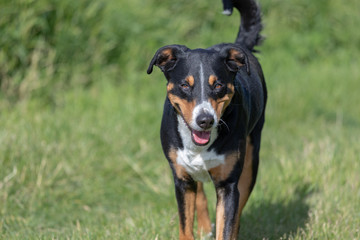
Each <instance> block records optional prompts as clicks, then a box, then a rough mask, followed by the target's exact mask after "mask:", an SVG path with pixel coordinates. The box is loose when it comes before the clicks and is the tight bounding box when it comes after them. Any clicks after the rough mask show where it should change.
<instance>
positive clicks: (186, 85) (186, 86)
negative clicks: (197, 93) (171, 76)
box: [180, 83, 190, 90]
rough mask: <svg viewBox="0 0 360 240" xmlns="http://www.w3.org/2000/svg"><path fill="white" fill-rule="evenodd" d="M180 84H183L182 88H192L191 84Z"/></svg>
mask: <svg viewBox="0 0 360 240" xmlns="http://www.w3.org/2000/svg"><path fill="white" fill-rule="evenodd" d="M180 86H181V88H182V89H184V90H188V89H189V88H190V85H189V84H187V83H183V84H181V85H180Z"/></svg>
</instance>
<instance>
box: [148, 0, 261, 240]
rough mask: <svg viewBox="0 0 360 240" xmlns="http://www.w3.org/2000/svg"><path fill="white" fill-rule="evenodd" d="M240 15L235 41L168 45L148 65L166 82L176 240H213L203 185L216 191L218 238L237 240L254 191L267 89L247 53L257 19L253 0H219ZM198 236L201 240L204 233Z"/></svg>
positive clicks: (165, 144) (164, 125) (164, 138)
mask: <svg viewBox="0 0 360 240" xmlns="http://www.w3.org/2000/svg"><path fill="white" fill-rule="evenodd" d="M223 5H224V12H223V13H224V14H226V15H230V14H231V13H232V9H233V7H235V8H236V9H238V10H239V12H240V16H241V23H240V29H239V32H238V35H237V38H236V41H235V43H227V44H225V43H222V44H217V45H214V46H212V47H209V48H206V49H193V50H191V49H189V48H187V47H186V46H184V45H167V46H164V47H162V48H160V49H159V50H157V52H156V53H155V55H154V57H153V58H152V60H151V62H150V65H149V68H148V70H147V73H148V74H150V73H151V72H152V71H153V66H154V65H155V66H157V67H159V68H160V69H161V71H162V72H163V73H164V75H165V77H166V79H167V97H166V99H165V104H164V110H163V116H162V122H161V134H160V135H161V144H162V148H163V151H164V154H165V156H166V158H167V160H168V162H169V165H170V167H171V170H172V173H173V176H174V184H175V195H176V200H177V203H178V213H179V223H180V229H179V239H181V240H184V239H194V234H193V225H194V216H195V211H196V212H197V221H198V233H199V234H205V235H211V234H212V227H211V222H210V218H209V213H208V207H207V199H206V196H205V193H204V190H203V182H207V181H212V182H213V184H214V185H215V189H216V196H217V204H216V229H215V231H216V239H237V237H238V232H239V226H240V224H239V221H240V215H241V212H242V210H243V208H244V206H245V204H246V202H247V200H248V198H249V195H250V193H251V192H252V189H253V187H254V185H255V181H256V175H257V171H258V166H259V150H260V139H261V131H262V128H263V125H264V120H265V118H264V113H265V106H266V100H267V90H266V85H265V80H264V76H263V72H262V69H261V66H260V64H259V62H258V60H257V59H256V57H255V56H254V55H253V54H252V53H253V52H254V51H255V50H254V47H255V46H256V45H258V44H259V43H260V41H261V40H262V37H261V35H260V31H261V30H262V23H261V13H260V9H259V6H258V5H257V3H256V2H255V1H254V0H223ZM202 236H203V235H202Z"/></svg>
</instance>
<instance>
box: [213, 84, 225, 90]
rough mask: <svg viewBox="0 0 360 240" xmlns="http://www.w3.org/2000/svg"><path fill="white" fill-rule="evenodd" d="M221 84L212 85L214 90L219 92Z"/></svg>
mask: <svg viewBox="0 0 360 240" xmlns="http://www.w3.org/2000/svg"><path fill="white" fill-rule="evenodd" d="M222 86H223V85H222V84H221V83H215V85H214V89H217V90H219V89H220V88H222Z"/></svg>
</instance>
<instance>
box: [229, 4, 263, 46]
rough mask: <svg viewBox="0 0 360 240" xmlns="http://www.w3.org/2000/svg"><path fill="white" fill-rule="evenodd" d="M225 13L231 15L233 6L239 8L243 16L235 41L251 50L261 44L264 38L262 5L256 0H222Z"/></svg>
mask: <svg viewBox="0 0 360 240" xmlns="http://www.w3.org/2000/svg"><path fill="white" fill-rule="evenodd" d="M222 1H223V6H224V12H223V14H225V15H231V14H232V10H233V7H235V8H236V9H238V10H239V12H240V16H241V18H240V19H241V22H240V28H239V32H238V35H237V37H236V40H235V43H236V44H240V45H242V46H245V47H246V48H247V49H249V50H250V51H254V47H255V46H257V45H259V44H260V43H261V41H262V39H263V37H262V36H261V35H260V31H261V30H262V24H261V12H260V7H259V6H258V4H257V3H256V2H255V0H222Z"/></svg>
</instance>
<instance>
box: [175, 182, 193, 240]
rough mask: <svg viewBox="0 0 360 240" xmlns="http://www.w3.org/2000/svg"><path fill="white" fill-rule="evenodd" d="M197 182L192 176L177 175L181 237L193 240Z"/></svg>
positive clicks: (176, 188)
mask: <svg viewBox="0 0 360 240" xmlns="http://www.w3.org/2000/svg"><path fill="white" fill-rule="evenodd" d="M196 187H197V185H196V182H195V181H194V180H192V179H191V178H190V179H189V178H183V179H180V178H177V177H176V176H175V193H176V200H177V203H178V210H179V222H180V229H179V236H180V237H179V239H180V240H193V239H194V235H193V227H194V215H195V199H196Z"/></svg>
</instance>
